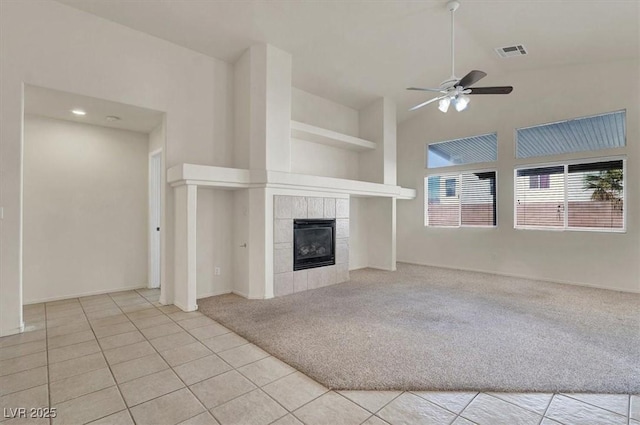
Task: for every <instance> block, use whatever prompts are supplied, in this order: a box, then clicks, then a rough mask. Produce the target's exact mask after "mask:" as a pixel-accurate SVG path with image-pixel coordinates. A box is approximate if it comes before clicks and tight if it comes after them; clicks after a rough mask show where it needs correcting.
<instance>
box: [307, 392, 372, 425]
mask: <svg viewBox="0 0 640 425" xmlns="http://www.w3.org/2000/svg"><path fill="white" fill-rule="evenodd" d="M294 415H296V417H297V418H298V419H300V420H301V421H302V422H304V423H305V424H307V425H338V424H340V425H360V424H361V423H362V422H364V421H365V420H366V419H367V418H368V417H369V416H371V413H369V412H368V411H366V410H365V409H363V408H362V407H360V406H358V405H357V404H355V403H354V402H352V401H349V400H347V399H346V398H344V397H342V396H341V395H339V394H336V393H334V392H333V391H332V392H329V393H326V394H324V395H322V396H320V397H319V398H317V399H315V400H313V401H312V402H311V403H309V404H305V405H304V406H302V407H301V408H299V409H298V410H296V411H295V412H294Z"/></svg>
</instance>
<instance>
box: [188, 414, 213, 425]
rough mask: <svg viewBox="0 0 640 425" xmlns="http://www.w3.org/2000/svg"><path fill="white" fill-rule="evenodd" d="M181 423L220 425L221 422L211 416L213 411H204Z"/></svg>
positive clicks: (189, 424)
mask: <svg viewBox="0 0 640 425" xmlns="http://www.w3.org/2000/svg"><path fill="white" fill-rule="evenodd" d="M179 425H220V422H218V421H217V420H216V419H215V418H214V417H213V416H211V413H209V412H204V413H200V414H199V415H197V416H194V417H193V418H189V419H187V420H186V421H184V422H180V424H179Z"/></svg>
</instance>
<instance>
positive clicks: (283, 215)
mask: <svg viewBox="0 0 640 425" xmlns="http://www.w3.org/2000/svg"><path fill="white" fill-rule="evenodd" d="M273 205H274V213H273V217H274V218H273V272H274V282H273V284H274V295H275V296H276V297H279V296H283V295H289V294H292V293H294V292H301V291H306V290H308V289H315V288H320V287H322V286H328V285H333V284H335V283H340V282H346V281H347V280H349V198H318V197H311V196H282V195H275V196H274V202H273ZM304 218H335V219H336V251H335V254H336V264H335V265H333V266H324V267H316V268H312V269H307V270H299V271H295V272H294V271H293V220H294V219H304Z"/></svg>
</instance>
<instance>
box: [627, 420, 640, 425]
mask: <svg viewBox="0 0 640 425" xmlns="http://www.w3.org/2000/svg"><path fill="white" fill-rule="evenodd" d="M629 425H640V421H636V420H635V419H630V420H629Z"/></svg>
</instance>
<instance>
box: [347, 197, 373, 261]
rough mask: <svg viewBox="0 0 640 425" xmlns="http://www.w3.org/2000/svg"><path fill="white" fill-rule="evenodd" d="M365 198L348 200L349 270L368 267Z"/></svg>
mask: <svg viewBox="0 0 640 425" xmlns="http://www.w3.org/2000/svg"><path fill="white" fill-rule="evenodd" d="M367 202H368V199H367V198H357V197H354V196H352V197H351V198H350V199H349V270H356V269H361V268H364V267H368V266H369V250H368V246H369V231H368V230H367V229H368V224H367V207H368V203H367Z"/></svg>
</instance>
